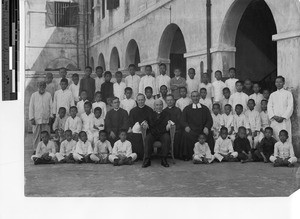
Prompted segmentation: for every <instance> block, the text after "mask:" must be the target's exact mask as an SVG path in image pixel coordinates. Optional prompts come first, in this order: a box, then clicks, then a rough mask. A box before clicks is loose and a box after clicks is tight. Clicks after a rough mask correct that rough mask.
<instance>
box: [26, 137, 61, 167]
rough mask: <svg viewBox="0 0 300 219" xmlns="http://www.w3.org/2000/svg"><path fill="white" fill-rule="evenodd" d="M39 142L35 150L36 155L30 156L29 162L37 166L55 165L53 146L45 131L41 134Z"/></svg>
mask: <svg viewBox="0 0 300 219" xmlns="http://www.w3.org/2000/svg"><path fill="white" fill-rule="evenodd" d="M41 139H42V140H41V141H40V143H39V144H38V146H37V148H36V154H35V155H32V156H31V160H32V161H33V162H34V164H35V165H37V164H54V163H55V153H56V150H55V145H54V142H53V141H50V140H49V139H50V135H49V132H47V131H42V132H41Z"/></svg>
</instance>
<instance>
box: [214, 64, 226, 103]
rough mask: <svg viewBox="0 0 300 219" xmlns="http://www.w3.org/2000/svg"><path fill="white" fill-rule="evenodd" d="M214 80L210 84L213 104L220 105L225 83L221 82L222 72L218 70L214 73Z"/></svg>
mask: <svg viewBox="0 0 300 219" xmlns="http://www.w3.org/2000/svg"><path fill="white" fill-rule="evenodd" d="M215 78H216V81H214V82H213V83H212V91H213V92H212V93H213V95H212V97H213V103H220V101H221V100H222V99H223V89H224V88H225V87H226V85H225V83H224V82H223V81H222V80H221V79H222V72H221V71H220V70H218V71H216V72H215Z"/></svg>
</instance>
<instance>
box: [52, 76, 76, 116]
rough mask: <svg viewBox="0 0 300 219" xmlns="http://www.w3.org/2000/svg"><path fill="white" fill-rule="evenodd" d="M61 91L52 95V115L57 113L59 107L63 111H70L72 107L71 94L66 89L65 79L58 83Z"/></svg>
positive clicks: (72, 99)
mask: <svg viewBox="0 0 300 219" xmlns="http://www.w3.org/2000/svg"><path fill="white" fill-rule="evenodd" d="M60 87H61V89H60V90H58V91H56V92H55V94H54V101H53V111H52V112H53V115H54V117H55V115H56V114H57V113H58V110H59V108H60V107H64V108H65V109H70V107H71V106H74V98H73V94H72V92H71V91H70V90H68V89H67V87H68V80H67V79H66V78H63V79H61V81H60Z"/></svg>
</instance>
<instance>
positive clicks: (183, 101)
mask: <svg viewBox="0 0 300 219" xmlns="http://www.w3.org/2000/svg"><path fill="white" fill-rule="evenodd" d="M179 94H180V98H179V99H178V100H177V101H176V106H177V107H178V108H179V109H180V110H181V111H183V110H184V108H185V107H186V106H188V105H190V104H191V103H192V100H191V98H189V97H187V88H186V87H181V88H180V90H179Z"/></svg>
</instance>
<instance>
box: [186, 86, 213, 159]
mask: <svg viewBox="0 0 300 219" xmlns="http://www.w3.org/2000/svg"><path fill="white" fill-rule="evenodd" d="M191 98H192V102H193V103H192V104H190V105H188V106H187V107H185V108H184V110H183V112H182V126H183V128H184V132H183V136H182V141H181V144H182V146H183V151H182V152H183V158H184V160H185V161H187V160H190V159H192V156H193V149H194V145H195V143H196V142H197V141H198V136H199V134H200V133H204V134H206V135H207V143H208V145H209V147H210V149H211V152H212V153H213V148H214V143H213V136H212V133H211V127H212V125H213V119H212V117H211V114H210V111H209V109H208V108H207V107H206V106H204V105H202V104H200V103H199V99H200V94H199V92H197V91H194V92H192V94H191Z"/></svg>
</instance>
